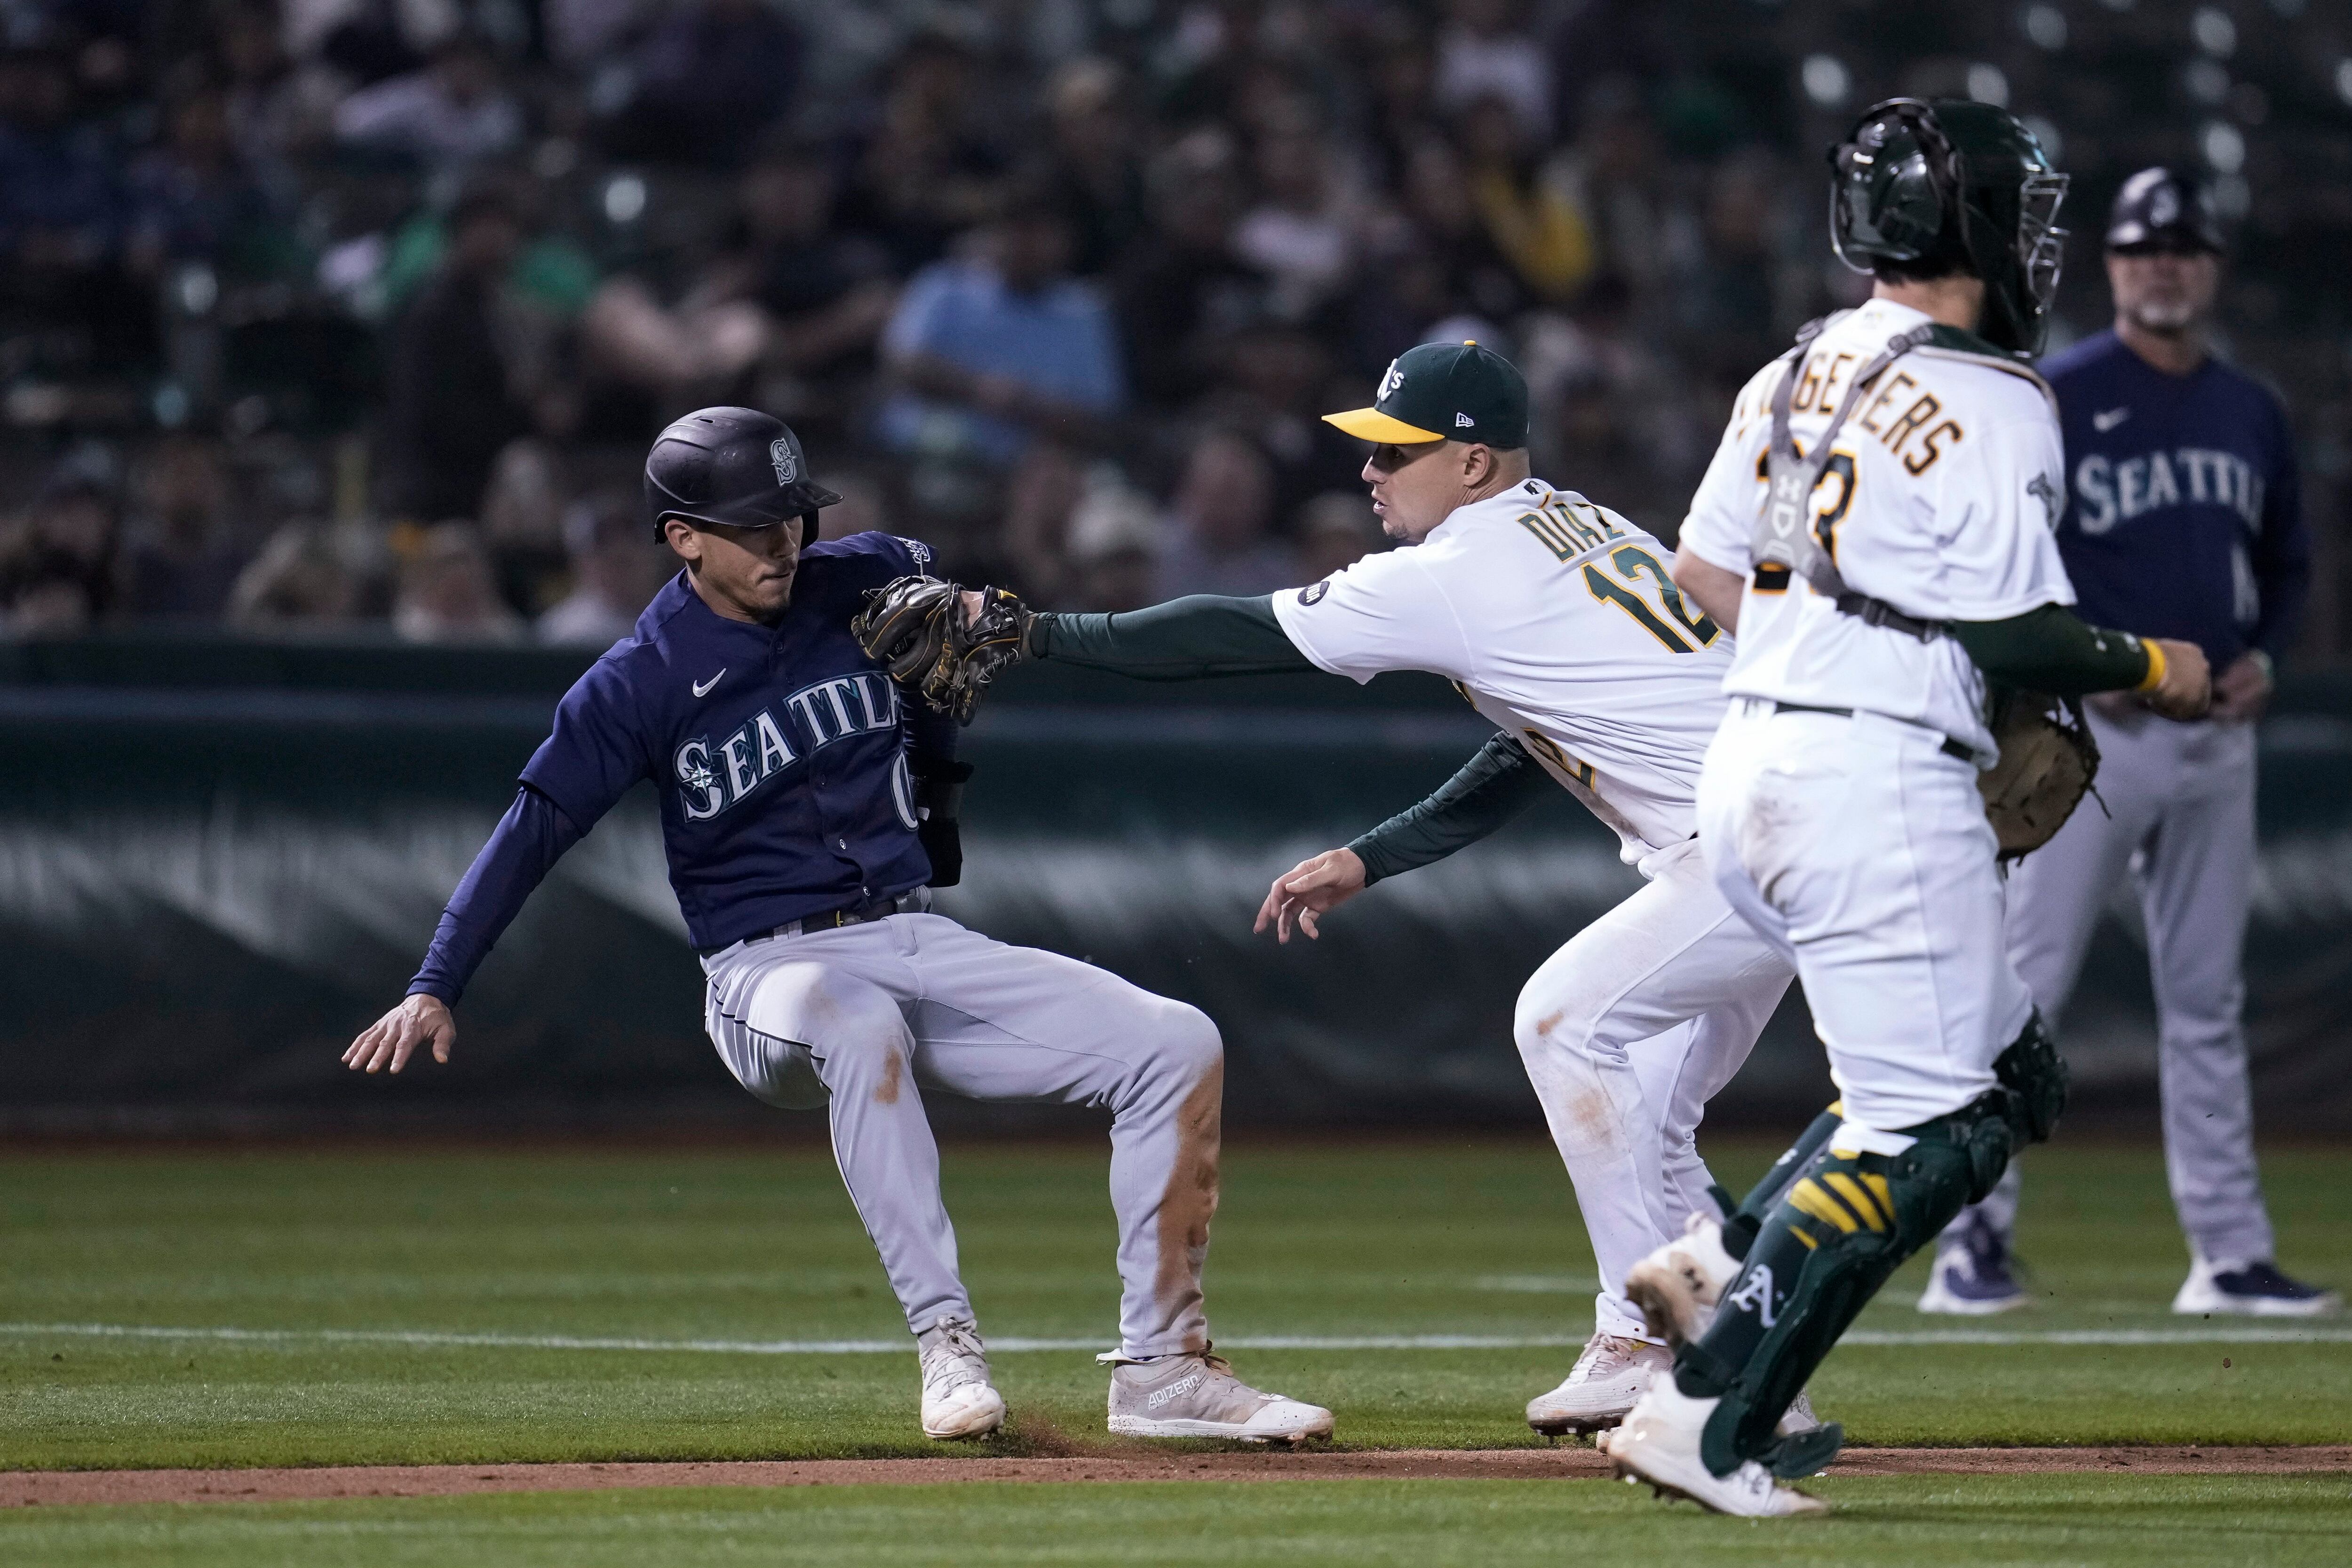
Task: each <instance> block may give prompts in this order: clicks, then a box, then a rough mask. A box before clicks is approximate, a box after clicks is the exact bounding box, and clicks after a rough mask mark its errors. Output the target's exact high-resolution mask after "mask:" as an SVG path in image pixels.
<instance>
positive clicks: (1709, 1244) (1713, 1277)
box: [1625, 1214, 1739, 1348]
mask: <svg viewBox="0 0 2352 1568" xmlns="http://www.w3.org/2000/svg"><path fill="white" fill-rule="evenodd" d="M1738 1272H1739V1260H1738V1259H1737V1258H1734V1257H1733V1256H1732V1255H1731V1254H1730V1253H1728V1252H1726V1251H1725V1250H1724V1249H1723V1226H1722V1224H1721V1223H1720V1222H1719V1221H1717V1220H1714V1219H1710V1218H1707V1217H1706V1215H1703V1214H1694V1215H1692V1216H1691V1217H1690V1221H1689V1223H1688V1224H1687V1225H1686V1226H1685V1228H1684V1230H1683V1233H1682V1235H1680V1236H1678V1237H1676V1238H1675V1239H1674V1240H1672V1241H1669V1242H1667V1243H1666V1244H1665V1245H1664V1247H1661V1248H1659V1249H1657V1250H1656V1251H1654V1252H1653V1253H1651V1254H1650V1255H1649V1256H1648V1257H1647V1258H1644V1259H1643V1260H1641V1261H1640V1262H1639V1263H1636V1264H1634V1265H1633V1268H1631V1269H1629V1270H1626V1271H1625V1299H1626V1300H1628V1301H1632V1302H1633V1304H1634V1305H1635V1306H1637V1307H1639V1308H1641V1309H1642V1315H1643V1317H1644V1318H1646V1319H1648V1320H1649V1325H1650V1332H1651V1333H1654V1334H1655V1335H1657V1337H1658V1338H1660V1339H1662V1340H1664V1341H1665V1342H1666V1343H1668V1344H1670V1345H1674V1346H1675V1347H1676V1348H1680V1347H1681V1346H1683V1345H1685V1344H1687V1343H1689V1342H1691V1341H1692V1340H1695V1339H1696V1338H1698V1336H1699V1335H1700V1334H1702V1333H1706V1325H1707V1324H1708V1323H1710V1322H1713V1321H1714V1319H1715V1305H1716V1303H1717V1301H1721V1300H1722V1299H1723V1292H1724V1290H1725V1288H1726V1287H1727V1286H1728V1285H1729V1284H1730V1283H1731V1281H1732V1280H1733V1278H1734V1277H1735V1276H1736V1275H1738Z"/></svg>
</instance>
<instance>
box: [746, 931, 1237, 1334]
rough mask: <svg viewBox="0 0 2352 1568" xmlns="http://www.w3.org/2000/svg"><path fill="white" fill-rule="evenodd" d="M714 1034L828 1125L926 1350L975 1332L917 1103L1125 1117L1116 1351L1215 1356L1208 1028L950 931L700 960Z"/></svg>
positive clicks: (1215, 1121)
mask: <svg viewBox="0 0 2352 1568" xmlns="http://www.w3.org/2000/svg"><path fill="white" fill-rule="evenodd" d="M702 967H703V973H704V974H705V975H706V976H707V977H708V978H709V989H708V994H707V1010H706V1016H705V1024H706V1027H707V1028H708V1029H709V1032H710V1038H711V1040H712V1041H713V1042H714V1043H715V1044H717V1046H718V1047H719V1055H720V1056H721V1057H722V1058H724V1059H725V1061H726V1062H727V1066H728V1068H729V1070H730V1071H732V1072H733V1073H734V1074H735V1077H736V1079H737V1081H738V1082H740V1083H741V1084H742V1085H743V1087H744V1088H746V1089H748V1090H750V1091H751V1092H752V1093H753V1094H756V1095H758V1096H759V1097H760V1098H761V1099H762V1100H765V1101H767V1102H768V1103H771V1104H773V1105H781V1106H784V1107H787V1108H790V1109H796V1110H797V1109H814V1108H815V1107H816V1106H819V1105H823V1106H825V1107H826V1108H827V1112H828V1114H829V1115H830V1117H831V1119H832V1124H833V1149H834V1157H835V1160H836V1161H837V1162H838V1164H839V1165H840V1166H841V1176H842V1180H843V1181H844V1183H845V1184H846V1185H847V1186H848V1188H849V1196H850V1199H851V1201H852V1202H853V1203H855V1204H856V1206H857V1214H858V1218H860V1219H862V1220H863V1221H865V1224H866V1234H867V1235H868V1236H871V1237H872V1238H873V1239H874V1245H875V1247H876V1249H877V1250H878V1251H879V1252H880V1253H881V1256H882V1268H883V1271H884V1272H885V1273H886V1274H887V1275H888V1276H889V1280H890V1288H891V1290H892V1291H895V1292H896V1293H897V1295H898V1301H899V1304H900V1305H901V1306H902V1307H904V1308H905V1309H906V1312H907V1326H908V1328H910V1329H912V1330H913V1331H914V1332H915V1333H922V1332H923V1331H925V1330H927V1329H929V1328H930V1327H931V1326H932V1325H934V1324H935V1323H938V1322H940V1321H941V1320H942V1319H946V1318H961V1319H963V1320H966V1321H976V1319H975V1318H974V1314H973V1312H972V1308H971V1298H970V1297H969V1296H968V1295H966V1294H965V1292H964V1288H963V1281H962V1280H961V1277H960V1276H959V1275H958V1273H957V1269H956V1242H955V1230H954V1228H953V1227H952V1226H950V1224H949V1222H948V1215H947V1208H946V1207H945V1205H943V1204H942V1203H941V1202H940V1154H939V1145H937V1144H936V1143H935V1142H934V1141H933V1139H932V1136H931V1127H930V1123H929V1119H928V1118H927V1117H926V1116H925V1115H924V1113H923V1099H922V1092H923V1091H924V1090H925V1089H939V1090H943V1091H945V1092H949V1093H951V1094H960V1095H962V1096H964V1097H966V1098H968V1099H972V1100H1004V1101H1033V1102H1035V1101H1044V1102H1053V1103H1063V1104H1078V1105H1095V1106H1100V1107H1103V1108H1106V1109H1108V1111H1109V1112H1110V1113H1111V1131H1110V1146H1111V1154H1110V1196H1111V1207H1112V1210H1113V1212H1114V1213H1115V1215H1116V1216H1117V1218H1118V1272H1119V1280H1120V1283H1121V1294H1120V1298H1119V1325H1118V1326H1119V1348H1120V1350H1121V1351H1122V1353H1123V1354H1127V1355H1130V1356H1150V1355H1161V1354H1169V1353H1171V1352H1176V1351H1185V1350H1199V1349H1201V1348H1202V1347H1203V1346H1205V1345H1206V1344H1207V1343H1208V1323H1207V1320H1206V1318H1205V1317H1204V1316H1203V1314H1202V1303H1201V1268H1202V1263H1203V1262H1204V1261H1205V1260H1206V1258H1207V1255H1208V1248H1209V1220H1210V1217H1211V1216H1212V1215H1213V1214H1214V1213H1215V1211H1216V1206H1217V1150H1218V1140H1219V1133H1220V1118H1221V1113H1222V1110H1223V1091H1224V1052H1223V1045H1222V1044H1221V1042H1220V1041H1219V1040H1218V1038H1217V1030H1216V1026H1215V1025H1214V1024H1213V1023H1211V1022H1210V1021H1209V1019H1208V1018H1207V1017H1206V1016H1205V1015H1204V1014H1202V1012H1201V1011H1200V1010H1199V1009H1196V1008H1191V1007H1187V1006H1185V1005H1184V1004H1183V1003H1181V1002H1173V1001H1170V1000H1168V999H1167V998H1164V997H1157V996H1154V995H1152V994H1151V993H1150V992H1149V991H1146V990H1142V989H1140V988H1138V987H1135V986H1131V985H1129V984H1128V983H1127V982H1126V981H1125V980H1122V979H1120V978H1119V977H1118V976H1116V975H1112V974H1108V973H1106V972H1105V971H1103V970H1101V969H1097V968H1095V967H1092V966H1090V965H1087V964H1081V963H1079V962H1077V961H1076V959H1074V958H1065V957H1063V956H1060V955H1059V954H1055V953H1045V952H1040V951H1038V950H1037V949H1035V948H1033V947H1013V946H1007V945H1006V944H1004V943H1002V942H997V941H993V940H992V939H990V938H989V937H986V936H981V935H980V934H979V933H978V932H975V931H967V930H966V929H964V928H963V927H962V926H961V925H957V924H956V923H955V922H954V921H952V920H949V919H947V918H945V917H944V916H941V915H891V916H889V917H888V918H887V919H883V920H877V921H871V922H868V923H866V924H865V925H849V926H843V927H840V928H838V929H835V930H829V931H814V932H810V933H807V934H806V935H803V936H778V937H770V938H765V939H761V940H756V941H751V942H740V943H738V944H736V945H735V946H732V947H729V948H725V949H723V950H721V951H719V952H718V953H715V954H712V955H710V956H708V957H706V958H704V959H703V961H702Z"/></svg>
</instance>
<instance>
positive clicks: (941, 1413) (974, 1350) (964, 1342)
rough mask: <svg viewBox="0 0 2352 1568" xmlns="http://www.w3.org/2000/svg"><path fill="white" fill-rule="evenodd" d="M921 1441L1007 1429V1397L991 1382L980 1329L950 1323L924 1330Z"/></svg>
mask: <svg viewBox="0 0 2352 1568" xmlns="http://www.w3.org/2000/svg"><path fill="white" fill-rule="evenodd" d="M916 1343H918V1344H919V1345H920V1346H921V1347H922V1354H923V1363H922V1364H923V1436H925V1437H937V1438H939V1439H940V1440H941V1441H943V1442H944V1441H948V1440H950V1439H953V1438H958V1437H987V1436H988V1435H989V1434H990V1433H991V1432H993V1431H995V1430H996V1429H997V1428H998V1427H1002V1426H1003V1425H1004V1396H1003V1395H1002V1394H999V1393H998V1392H997V1391H996V1389H995V1387H994V1386H993V1385H991V1384H990V1382H989V1381H988V1353H987V1351H985V1350H984V1349H982V1346H981V1343H980V1329H979V1327H978V1326H977V1325H976V1324H972V1323H968V1322H962V1321H961V1320H960V1319H957V1318H947V1319H943V1320H941V1321H940V1322H937V1323H934V1324H933V1325H932V1326H931V1327H929V1328H928V1329H925V1330H924V1331H923V1332H922V1333H921V1334H920V1335H919V1336H918V1338H917V1340H916Z"/></svg>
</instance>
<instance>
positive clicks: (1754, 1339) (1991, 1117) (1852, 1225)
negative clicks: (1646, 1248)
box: [1675, 1091, 2011, 1476]
mask: <svg viewBox="0 0 2352 1568" xmlns="http://www.w3.org/2000/svg"><path fill="white" fill-rule="evenodd" d="M2009 1099H2010V1096H2009V1095H2008V1094H2007V1093H2006V1092H2001V1091H1995V1092H1992V1093H1990V1094H1987V1095H1985V1096H1984V1097H1983V1098H1982V1099H1980V1100H1979V1101H1977V1102H1976V1103H1974V1104H1971V1105H1969V1106H1967V1107H1965V1108H1963V1109H1962V1110H1959V1111H1957V1112H1954V1113H1952V1114H1950V1115H1948V1116H1939V1117H1937V1119H1936V1120H1934V1121H1932V1122H1925V1123H1922V1124H1919V1125H1918V1126H1916V1127H1906V1128H1904V1129H1902V1130H1903V1132H1904V1133H1906V1134H1908V1135H1909V1136H1910V1137H1912V1138H1914V1139H1916V1142H1915V1143H1913V1144H1912V1145H1911V1146H1910V1147H1909V1148H1907V1149H1906V1150H1904V1151H1903V1152H1902V1153H1901V1154H1899V1155H1869V1154H1856V1153H1853V1152H1851V1151H1849V1152H1846V1153H1843V1154H1842V1153H1840V1152H1839V1151H1837V1150H1836V1149H1834V1148H1827V1149H1822V1150H1821V1151H1820V1152H1818V1153H1817V1154H1815V1155H1813V1157H1812V1158H1811V1160H1810V1161H1809V1162H1807V1164H1806V1166H1805V1167H1804V1170H1803V1172H1802V1174H1801V1175H1800V1176H1798V1178H1797V1179H1796V1181H1795V1182H1794V1183H1793V1184H1791V1185H1790V1187H1789V1189H1788V1192H1787V1195H1786V1196H1785V1197H1782V1198H1780V1201H1779V1202H1778V1203H1777V1204H1775V1205H1774V1207H1773V1208H1772V1211H1771V1213H1770V1214H1769V1216H1768V1217H1767V1218H1766V1219H1765V1221H1764V1225H1763V1228H1762V1229H1761V1231H1760V1232H1759V1234H1758V1235H1757V1237H1756V1239H1755V1241H1754V1243H1753V1244H1752V1245H1751V1246H1750V1247H1749V1249H1748V1258H1747V1261H1746V1263H1745V1265H1744V1266H1743V1267H1742V1268H1741V1269H1740V1271H1739V1275H1738V1278H1737V1279H1735V1280H1734V1281H1732V1282H1731V1285H1730V1287H1729V1288H1728V1289H1727V1290H1726V1291H1724V1294H1723V1301H1722V1303H1721V1305H1720V1306H1719V1307H1718V1308H1717V1312H1716V1318H1715V1322H1714V1325H1713V1326H1712V1327H1710V1328H1709V1329H1708V1330H1707V1331H1706V1333H1705V1334H1703V1335H1701V1336H1700V1337H1699V1338H1698V1339H1696V1340H1695V1341H1693V1342H1692V1343H1689V1344H1687V1345H1685V1346H1684V1347H1683V1349H1682V1352H1681V1354H1679V1355H1678V1356H1677V1357H1676V1358H1675V1385H1676V1386H1677V1387H1679V1388H1680V1389H1681V1390H1682V1391H1683V1393H1685V1394H1686V1395H1689V1396H1693V1397H1696V1398H1708V1397H1714V1396H1721V1399H1722V1403H1721V1404H1720V1405H1718V1406H1717V1407H1716V1411H1715V1414H1714V1416H1711V1417H1710V1418H1709V1419H1708V1421H1707V1425H1706V1433H1705V1434H1704V1436H1703V1437H1702V1438H1701V1439H1700V1445H1699V1457H1700V1458H1702V1459H1703V1460H1705V1461H1706V1467H1707V1469H1709V1470H1710V1471H1712V1472H1713V1473H1714V1474H1716V1475H1718V1476H1724V1475H1729V1474H1730V1473H1731V1472H1732V1471H1733V1470H1735V1469H1738V1467H1739V1465H1740V1462H1741V1461H1742V1460H1745V1459H1764V1460H1767V1461H1769V1462H1771V1463H1773V1464H1774V1466H1775V1468H1776V1469H1785V1468H1789V1467H1790V1466H1794V1465H1798V1464H1811V1468H1815V1469H1818V1468H1819V1458H1818V1456H1814V1455H1812V1454H1811V1453H1810V1451H1809V1452H1808V1453H1806V1454H1803V1455H1800V1454H1796V1453H1793V1452H1791V1453H1789V1454H1781V1453H1779V1452H1776V1449H1777V1448H1779V1447H1780V1445H1777V1444H1776V1443H1775V1440H1774V1437H1773V1432H1772V1428H1773V1427H1774V1426H1775V1425H1776V1424H1777V1423H1778V1422H1779V1421H1780V1416H1781V1414H1782V1413H1783V1412H1785V1411H1786V1410H1787V1409H1788V1407H1789V1402H1790V1400H1792V1399H1794V1398H1795V1397H1796V1396H1797V1393H1798V1391H1799V1390H1800V1389H1801V1388H1803V1387H1804V1385H1805V1380H1806V1379H1807V1378H1809V1377H1811V1375H1813V1371H1814V1369H1815V1368H1816V1367H1818V1366H1820V1365H1821V1364H1822V1360H1823V1358H1825V1357H1826V1356H1827V1355H1828V1354H1829V1353H1830V1349H1831V1347H1832V1346H1833V1345H1834V1344H1836V1343H1837V1341H1838V1336H1839V1335H1841V1334H1843V1333H1844V1332H1845V1331H1846V1329H1847V1327H1848V1326H1849V1325H1850V1324H1852V1323H1853V1320H1854V1318H1855V1316H1856V1315H1857V1314H1859V1313H1860V1312H1861V1311H1862V1309H1863V1307H1864V1305H1866V1304H1867V1303H1868V1302H1869V1301H1870V1299H1871V1297H1873V1296H1874V1295H1876V1294H1877V1293H1878V1291H1879V1289H1880V1288H1881V1287H1882V1286H1884V1285H1885V1283H1886V1281H1887V1280H1888V1279H1889V1278H1890V1277H1891V1276H1892V1275H1893V1274H1894V1272H1895V1270H1896V1269H1897V1268H1899V1267H1901V1266H1902V1264H1903V1262H1904V1260H1906V1259H1907V1258H1909V1257H1910V1256H1911V1255H1912V1254H1913V1253H1914V1252H1916V1251H1917V1250H1919V1249H1920V1248H1922V1247H1924V1246H1926V1245H1927V1243H1928V1242H1930V1241H1932V1240H1934V1239H1935V1238H1936V1236H1937V1233H1938V1232H1939V1231H1941V1230H1942V1229H1943V1228H1944V1227H1945V1226H1946V1225H1947V1224H1948V1223H1949V1222H1950V1221H1951V1218H1952V1217H1953V1216H1954V1215H1956V1214H1958V1212H1959V1211H1960V1207H1961V1206H1962V1205H1963V1204H1966V1203H1969V1202H1973V1201H1974V1200H1976V1199H1977V1198H1980V1197H1983V1196H1984V1195H1985V1194H1986V1193H1988V1192H1990V1191H1991V1190H1992V1186H1993V1184H1994V1183H1995V1182H1997V1181H1999V1180H2000V1173H2001V1172H2002V1170H2003V1169H2005V1168H2006V1167H2007V1166H2008V1164H2009V1155H2010V1151H2011V1133H2010V1125H2009V1118H2008V1102H2009ZM1784 1461H1785V1463H1784Z"/></svg>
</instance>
